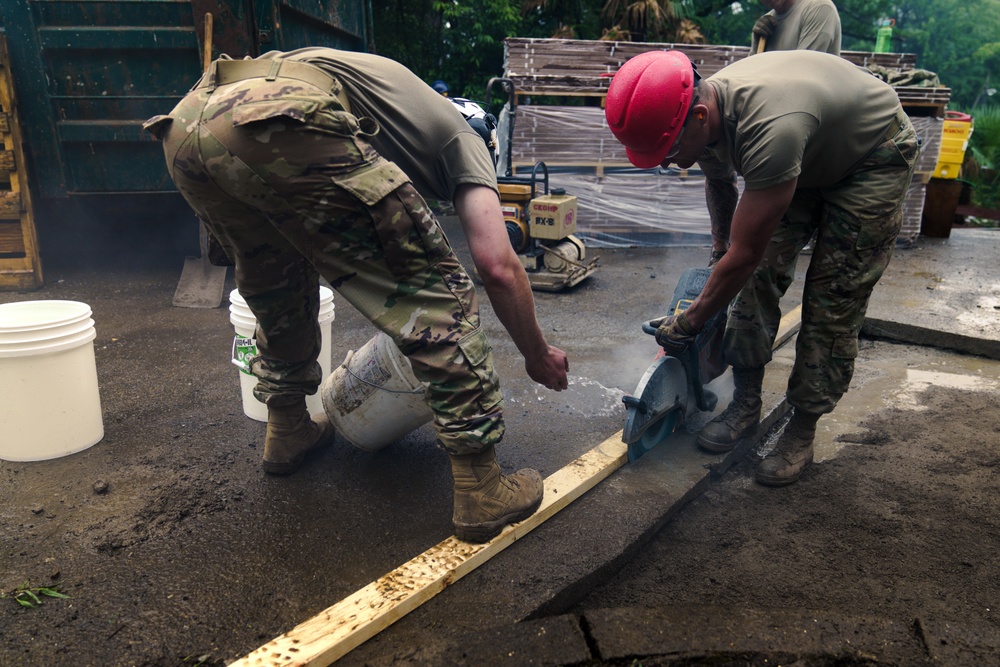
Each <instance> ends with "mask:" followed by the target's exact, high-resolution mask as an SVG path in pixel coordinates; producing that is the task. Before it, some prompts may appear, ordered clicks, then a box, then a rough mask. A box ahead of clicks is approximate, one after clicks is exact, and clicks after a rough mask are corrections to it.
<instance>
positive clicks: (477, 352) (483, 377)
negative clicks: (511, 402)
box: [458, 329, 503, 414]
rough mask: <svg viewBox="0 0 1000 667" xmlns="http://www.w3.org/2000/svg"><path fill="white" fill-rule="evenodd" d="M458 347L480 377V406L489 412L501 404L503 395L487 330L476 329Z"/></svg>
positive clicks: (459, 342) (485, 411)
mask: <svg viewBox="0 0 1000 667" xmlns="http://www.w3.org/2000/svg"><path fill="white" fill-rule="evenodd" d="M458 347H459V349H460V350H462V356H464V357H465V360H466V361H467V362H468V363H469V365H470V366H471V367H472V371H473V373H475V375H476V377H477V378H478V379H479V385H480V396H479V407H480V408H481V409H482V411H483V412H484V413H487V414H488V413H490V412H492V411H493V410H494V409H495V408H496V406H497V405H499V404H500V401H501V400H502V399H503V396H502V394H501V392H500V379H499V378H498V377H497V374H496V371H495V370H494V368H493V357H492V356H491V355H490V352H491V351H492V348H491V347H490V343H489V341H488V340H487V339H486V332H485V331H483V330H482V329H476V330H475V331H473V332H472V333H470V334H469V335H468V336H466V337H465V338H463V339H462V340H460V341H458Z"/></svg>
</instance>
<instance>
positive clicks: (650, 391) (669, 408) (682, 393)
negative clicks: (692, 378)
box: [622, 357, 688, 458]
mask: <svg viewBox="0 0 1000 667" xmlns="http://www.w3.org/2000/svg"><path fill="white" fill-rule="evenodd" d="M687 395H688V379H687V372H686V371H685V369H684V366H683V364H681V362H680V360H678V359H676V358H674V357H660V358H658V359H656V360H655V361H653V363H652V364H650V366H649V368H647V369H646V372H645V373H644V374H643V376H642V379H640V380H639V384H638V386H637V387H636V390H635V398H634V399H632V400H629V401H626V405H628V406H629V407H628V414H627V416H626V418H625V428H624V429H623V431H622V440H623V441H624V442H625V443H626V444H627V445H629V450H630V452H631V451H632V449H633V446H634V447H635V448H636V449H637V450H640V451H638V452H637V454H642V453H645V451H647V450H648V449H649V448H650V447H652V446H654V445H656V444H658V443H659V442H661V441H662V440H663V439H664V438H666V437H667V436H668V435H669V434H670V433H672V432H673V431H674V429H675V428H676V427H677V425H678V424H679V422H680V419H681V418H683V416H684V409H685V406H686V405H687ZM630 458H632V456H631V455H630Z"/></svg>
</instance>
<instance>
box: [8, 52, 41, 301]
mask: <svg viewBox="0 0 1000 667" xmlns="http://www.w3.org/2000/svg"><path fill="white" fill-rule="evenodd" d="M15 112H16V104H15V99H14V82H13V78H12V75H11V66H10V51H9V50H8V48H7V38H6V36H4V35H3V34H0V289H4V290H21V289H32V288H35V287H40V286H41V284H42V265H41V260H40V258H39V253H38V238H37V235H36V232H35V222H34V217H33V215H32V207H31V195H30V193H29V192H28V187H27V186H28V178H27V171H26V170H25V169H24V165H25V162H24V151H23V149H22V143H21V128H20V125H19V124H18V121H17V114H16V113H15Z"/></svg>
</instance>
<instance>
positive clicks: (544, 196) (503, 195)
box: [452, 78, 600, 292]
mask: <svg viewBox="0 0 1000 667" xmlns="http://www.w3.org/2000/svg"><path fill="white" fill-rule="evenodd" d="M496 84H500V85H501V86H502V87H503V90H504V91H505V92H506V93H507V95H508V99H507V103H506V107H507V115H508V125H507V133H506V136H505V137H503V140H504V141H503V142H501V141H500V140H498V138H497V131H496V130H497V124H496V118H495V117H494V116H493V115H492V114H490V113H489V112H488V111H486V109H489V108H490V101H489V95H490V93H491V91H492V90H493V88H494V86H495V85H496ZM486 89H487V100H486V109H483V107H481V106H480V105H478V104H477V103H475V102H471V101H470V100H467V99H462V98H454V99H452V103H454V104H455V106H456V107H458V109H459V111H460V112H461V113H462V115H463V116H464V117H465V120H466V121H468V123H469V125H471V126H472V128H473V129H475V130H476V132H478V133H479V134H480V136H482V137H483V139H484V140H485V141H486V145H487V146H488V147H489V149H490V153H491V154H492V156H493V160H494V163H496V162H497V161H498V156H499V151H500V144H501V143H505V144H506V146H505V154H506V158H507V159H506V165H507V166H506V175H504V176H498V177H497V184H498V188H499V190H500V206H501V208H502V210H503V218H504V224H505V225H506V227H507V236H508V238H509V239H510V244H511V246H512V247H513V248H514V252H515V253H517V256H518V258H519V259H520V260H521V265H522V266H524V269H525V272H526V273H527V274H528V282H529V283H530V284H531V288H532V289H534V290H538V291H544V292H557V291H559V290H562V289H565V288H567V287H572V286H574V285H576V284H578V283H579V282H580V281H582V280H583V279H585V278H587V277H588V276H590V275H592V274H593V273H594V271H595V270H596V269H597V265H598V263H599V260H600V258H598V257H594V258H590V259H588V258H587V248H586V246H585V245H584V243H583V240H582V239H580V238H578V237H577V236H576V235H575V234H576V223H577V199H576V197H575V196H574V195H569V194H566V192H565V191H564V190H562V189H559V188H553V189H552V190H551V191H550V190H549V172H548V168H547V167H546V166H545V163H544V162H537V163H535V165H534V167H533V168H532V170H531V174H525V175H520V174H517V175H515V174H514V173H513V171H512V168H511V153H512V151H511V141H512V138H513V135H514V117H515V115H516V113H515V112H516V108H517V102H516V97H515V94H514V84H513V82H512V81H511V80H510V79H500V78H494V79H490V81H489V83H488V84H487V86H486ZM540 172H541V173H540Z"/></svg>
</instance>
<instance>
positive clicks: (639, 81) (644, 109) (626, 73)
mask: <svg viewBox="0 0 1000 667" xmlns="http://www.w3.org/2000/svg"><path fill="white" fill-rule="evenodd" d="M694 77H695V71H694V67H693V65H692V64H691V60H690V59H689V58H688V57H687V56H686V55H684V54H683V53H681V52H680V51H648V52H646V53H640V54H639V55H637V56H635V57H634V58H631V59H630V60H629V61H628V62H626V63H625V64H624V65H622V68H621V69H620V70H618V72H617V73H615V76H614V78H613V79H612V80H611V85H610V86H608V99H607V103H606V105H605V108H604V116H605V118H607V120H608V127H610V128H611V132H612V134H614V135H615V137H616V138H617V139H618V141H620V142H622V144H624V146H625V153H626V154H627V155H628V159H629V161H630V162H631V163H632V164H634V165H635V166H637V167H639V168H640V169H651V168H652V167H656V166H658V165H659V164H660V163H661V162H663V160H664V158H666V156H667V153H669V152H670V146H671V145H673V143H674V139H675V138H676V137H677V134H678V133H679V132H680V131H681V126H682V125H684V120H685V118H687V112H688V109H689V108H690V107H691V98H692V97H693V96H694V84H695V79H694Z"/></svg>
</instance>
